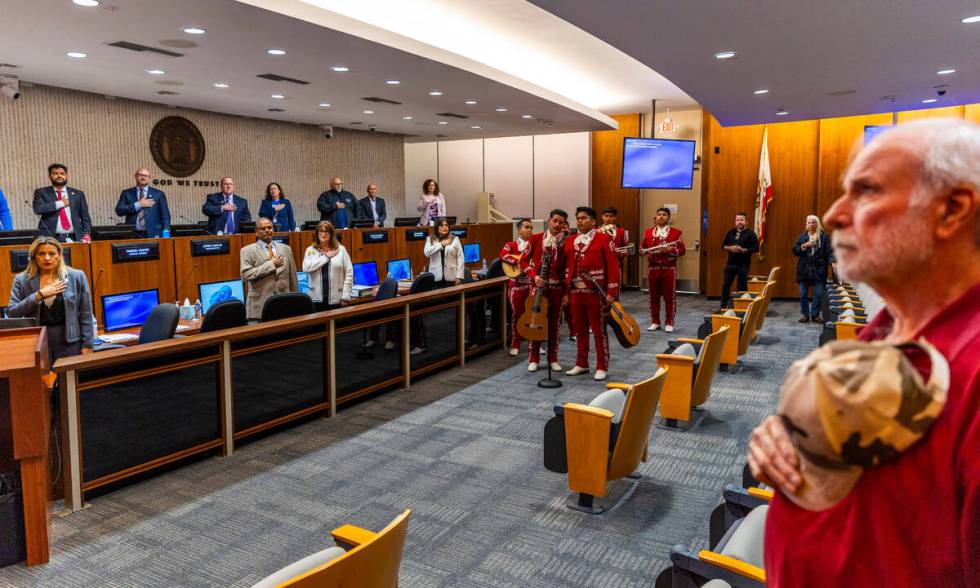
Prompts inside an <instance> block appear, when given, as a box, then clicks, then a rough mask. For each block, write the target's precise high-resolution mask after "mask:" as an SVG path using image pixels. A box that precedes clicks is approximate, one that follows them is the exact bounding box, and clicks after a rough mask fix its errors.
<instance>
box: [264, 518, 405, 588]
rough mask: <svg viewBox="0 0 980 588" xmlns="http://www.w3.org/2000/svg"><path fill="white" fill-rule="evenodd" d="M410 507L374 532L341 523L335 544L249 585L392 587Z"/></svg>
mask: <svg viewBox="0 0 980 588" xmlns="http://www.w3.org/2000/svg"><path fill="white" fill-rule="evenodd" d="M411 514H412V510H411V509H407V510H405V512H403V513H402V514H400V515H398V516H397V517H396V518H395V520H393V521H392V522H391V523H390V524H389V525H388V526H387V527H385V528H384V529H382V530H381V531H379V532H377V533H374V532H372V531H368V530H367V529H362V528H360V527H355V526H354V525H344V526H342V527H339V528H337V529H334V530H333V532H332V535H333V539H334V542H335V543H336V544H337V547H329V548H327V549H324V550H323V551H319V552H317V553H314V554H313V555H310V556H307V557H305V558H303V559H301V560H299V561H297V562H296V563H293V564H290V565H288V566H286V567H284V568H283V569H281V570H279V571H278V572H276V573H274V574H272V575H271V576H268V577H266V578H265V579H264V580H262V581H261V582H259V583H258V584H256V585H255V586H253V587H252V588H273V587H277V588H286V587H289V588H346V587H350V588H354V587H358V588H394V587H396V586H398V568H399V566H400V565H401V561H402V550H403V548H404V547H405V534H406V533H407V532H408V518H409V516H411Z"/></svg>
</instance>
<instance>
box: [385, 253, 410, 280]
mask: <svg viewBox="0 0 980 588" xmlns="http://www.w3.org/2000/svg"><path fill="white" fill-rule="evenodd" d="M388 277H389V278H391V279H393V280H411V279H412V266H411V262H410V261H409V260H408V258H405V259H392V260H391V261H389V262H388Z"/></svg>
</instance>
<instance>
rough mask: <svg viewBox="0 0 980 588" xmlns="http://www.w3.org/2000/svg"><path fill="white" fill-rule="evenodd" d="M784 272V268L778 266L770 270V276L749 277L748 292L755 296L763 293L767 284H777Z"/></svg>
mask: <svg viewBox="0 0 980 588" xmlns="http://www.w3.org/2000/svg"><path fill="white" fill-rule="evenodd" d="M782 271H783V268H782V267H780V266H778V265H777V266H776V267H774V268H772V269H771V270H769V275H755V276H749V281H748V291H749V292H752V293H755V294H757V293H759V292H762V289H763V288H765V287H766V284H768V283H769V282H775V281H776V279H777V278H778V277H779V274H780V273H781V272H782Z"/></svg>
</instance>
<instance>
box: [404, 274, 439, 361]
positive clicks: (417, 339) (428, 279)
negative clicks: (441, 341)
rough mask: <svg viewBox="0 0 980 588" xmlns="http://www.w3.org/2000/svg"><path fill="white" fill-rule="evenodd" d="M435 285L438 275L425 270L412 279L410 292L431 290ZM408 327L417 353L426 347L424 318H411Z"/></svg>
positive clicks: (412, 345)
mask: <svg viewBox="0 0 980 588" xmlns="http://www.w3.org/2000/svg"><path fill="white" fill-rule="evenodd" d="M435 285H436V277H435V276H434V275H432V274H431V273H429V272H423V273H421V274H419V275H417V276H415V279H414V280H413V281H412V286H411V287H410V288H409V289H408V293H409V294H410V295H411V294H421V293H422V292H429V291H431V290H432V289H433V288H435ZM408 329H409V337H410V338H411V348H412V351H413V352H416V353H417V352H419V351H421V350H423V349H425V343H426V341H425V321H423V320H422V317H421V316H413V317H412V318H411V319H409V324H408Z"/></svg>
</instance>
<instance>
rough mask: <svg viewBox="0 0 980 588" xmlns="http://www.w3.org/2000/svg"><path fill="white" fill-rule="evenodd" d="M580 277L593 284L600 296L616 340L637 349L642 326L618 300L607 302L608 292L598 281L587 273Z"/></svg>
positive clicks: (626, 346)
mask: <svg viewBox="0 0 980 588" xmlns="http://www.w3.org/2000/svg"><path fill="white" fill-rule="evenodd" d="M580 275H581V278H582V279H583V280H586V281H587V282H589V283H590V284H592V287H593V288H594V289H595V291H596V293H598V294H599V299H600V300H602V301H603V310H604V311H605V315H606V323H607V324H608V325H609V328H610V329H612V332H613V334H614V335H616V340H617V341H619V344H620V345H622V346H623V347H625V348H627V349H628V348H630V347H635V346H636V345H637V344H638V343H639V342H640V325H639V324H637V322H636V319H634V318H633V317H632V316H630V313H628V312H626V309H625V308H623V305H622V304H621V303H620V302H619V301H618V300H614V301H612V302H611V303H607V302H606V301H605V300H606V291H605V290H603V289H602V286H600V285H599V282H598V280H596V279H595V278H594V277H592V276H590V275H589V274H586V273H582V274H580Z"/></svg>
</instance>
